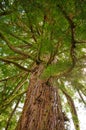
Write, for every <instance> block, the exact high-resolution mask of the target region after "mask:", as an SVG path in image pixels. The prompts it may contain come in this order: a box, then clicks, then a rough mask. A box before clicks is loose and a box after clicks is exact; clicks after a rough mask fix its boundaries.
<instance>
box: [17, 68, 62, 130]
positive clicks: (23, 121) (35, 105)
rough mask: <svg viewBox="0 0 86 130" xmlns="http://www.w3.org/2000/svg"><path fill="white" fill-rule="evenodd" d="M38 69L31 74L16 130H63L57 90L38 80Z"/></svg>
mask: <svg viewBox="0 0 86 130" xmlns="http://www.w3.org/2000/svg"><path fill="white" fill-rule="evenodd" d="M39 74H40V67H39V68H38V70H37V71H35V72H33V73H32V75H31V79H30V84H29V87H28V91H27V95H26V100H25V104H24V108H23V112H22V115H21V118H20V121H19V123H18V126H17V128H16V130H64V119H63V114H62V108H61V102H60V97H59V94H58V90H57V89H56V88H55V87H53V86H52V85H51V84H47V83H46V82H44V81H42V80H41V79H40V78H39Z"/></svg>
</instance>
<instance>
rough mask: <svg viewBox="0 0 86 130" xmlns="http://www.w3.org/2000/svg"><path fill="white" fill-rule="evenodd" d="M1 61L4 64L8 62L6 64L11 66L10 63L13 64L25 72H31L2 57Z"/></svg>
mask: <svg viewBox="0 0 86 130" xmlns="http://www.w3.org/2000/svg"><path fill="white" fill-rule="evenodd" d="M0 60H1V61H3V62H6V63H8V64H9V63H10V64H11V63H12V64H14V65H15V66H16V67H18V68H20V69H22V70H24V71H26V72H30V70H29V69H27V68H25V67H23V66H21V65H20V64H18V63H16V62H14V61H11V60H8V59H5V58H2V57H0Z"/></svg>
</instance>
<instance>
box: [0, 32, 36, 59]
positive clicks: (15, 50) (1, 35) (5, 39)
mask: <svg viewBox="0 0 86 130" xmlns="http://www.w3.org/2000/svg"><path fill="white" fill-rule="evenodd" d="M0 37H1V38H2V39H3V40H4V41H5V42H6V43H7V45H8V47H9V48H10V49H11V50H12V51H14V52H16V53H17V54H20V55H22V56H25V57H27V58H30V59H32V60H34V58H33V57H32V56H30V55H28V54H26V53H25V52H22V50H20V49H19V48H16V47H14V46H13V45H11V43H10V41H9V40H8V39H7V38H6V37H5V36H4V35H3V34H2V32H0Z"/></svg>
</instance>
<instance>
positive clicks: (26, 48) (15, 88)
mask: <svg viewBox="0 0 86 130" xmlns="http://www.w3.org/2000/svg"><path fill="white" fill-rule="evenodd" d="M85 47H86V0H48V1H47V0H0V129H1V130H4V129H5V130H14V129H15V127H16V125H17V121H18V119H19V116H20V113H21V109H22V105H23V104H24V101H25V96H26V92H27V88H28V86H29V79H30V73H31V72H33V71H34V70H33V66H34V65H35V64H40V63H42V64H43V65H44V70H43V72H42V74H41V76H40V78H42V79H43V80H45V81H47V80H48V79H49V78H50V77H52V78H53V80H54V83H55V85H56V86H59V93H60V96H61V100H62V104H63V111H65V112H70V113H71V114H72V119H73V122H74V125H75V129H76V130H79V127H78V128H77V125H78V116H77V112H76V109H75V105H74V102H73V99H74V97H75V94H76V93H78V94H79V100H80V99H81V101H82V102H83V103H84V104H85V105H86V102H85V100H84V98H83V96H86V55H85V52H86V48H85ZM65 98H66V102H65Z"/></svg>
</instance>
